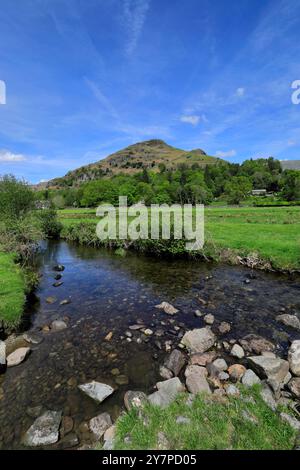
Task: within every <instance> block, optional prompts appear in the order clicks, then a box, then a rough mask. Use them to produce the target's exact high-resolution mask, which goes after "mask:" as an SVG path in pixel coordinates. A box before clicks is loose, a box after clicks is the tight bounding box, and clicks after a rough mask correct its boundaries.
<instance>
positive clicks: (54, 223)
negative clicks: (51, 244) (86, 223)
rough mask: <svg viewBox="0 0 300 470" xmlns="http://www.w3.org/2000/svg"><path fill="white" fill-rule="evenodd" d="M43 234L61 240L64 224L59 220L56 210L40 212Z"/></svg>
mask: <svg viewBox="0 0 300 470" xmlns="http://www.w3.org/2000/svg"><path fill="white" fill-rule="evenodd" d="M38 218H39V221H40V225H41V230H42V233H43V235H44V236H45V237H48V238H59V235H60V232H61V229H62V224H61V223H60V222H59V221H58V220H57V213H56V211H55V210H54V209H43V210H41V211H39V212H38Z"/></svg>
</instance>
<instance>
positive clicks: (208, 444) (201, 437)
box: [114, 386, 296, 450]
mask: <svg viewBox="0 0 300 470" xmlns="http://www.w3.org/2000/svg"><path fill="white" fill-rule="evenodd" d="M187 396H188V395H187V394H182V396H181V397H179V398H178V399H177V400H176V401H175V402H174V403H173V404H171V405H170V406H169V407H168V408H167V409H163V410H162V409H161V408H158V407H155V406H152V405H150V404H148V405H146V406H145V407H144V408H143V410H142V411H137V410H136V409H132V410H131V411H130V412H128V413H125V414H123V415H122V416H121V417H120V418H119V419H118V421H117V431H116V442H115V447H114V449H115V450H124V449H127V450H130V449H134V450H137V449H158V450H164V449H169V450H181V449H182V450H195V449H199V450H225V449H227V450H228V449H237V450H263V449H264V450H279V449H292V448H293V444H294V439H295V434H296V432H295V431H294V430H293V429H292V428H291V427H290V426H289V425H288V424H287V423H285V422H283V421H282V420H281V418H280V417H279V416H278V415H277V414H276V413H274V412H273V411H272V410H271V409H270V408H269V407H268V406H267V405H266V404H265V403H264V401H263V400H262V398H261V397H260V393H259V386H255V387H253V389H250V390H249V389H248V390H245V389H243V388H241V396H240V397H237V398H236V397H229V398H228V399H225V400H224V398H217V397H214V396H211V397H210V396H205V395H202V396H201V395H198V396H196V398H195V399H194V401H193V402H192V404H190V405H188V404H187V403H186V400H187ZM178 417H181V418H182V417H183V418H185V422H181V423H178V422H177V419H178ZM125 438H126V439H125Z"/></svg>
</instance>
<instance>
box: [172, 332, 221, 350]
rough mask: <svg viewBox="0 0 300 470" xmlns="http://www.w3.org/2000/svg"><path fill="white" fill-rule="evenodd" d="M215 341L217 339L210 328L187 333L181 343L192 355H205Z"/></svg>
mask: <svg viewBox="0 0 300 470" xmlns="http://www.w3.org/2000/svg"><path fill="white" fill-rule="evenodd" d="M215 341H216V337H215V335H214V334H213V332H212V331H211V329H210V328H199V329H195V330H191V331H188V332H187V333H185V335H184V336H183V338H182V340H181V343H182V344H184V346H186V348H187V349H188V350H189V351H190V352H191V353H204V352H205V351H207V350H208V349H210V348H211V347H212V346H213V345H214V343H215Z"/></svg>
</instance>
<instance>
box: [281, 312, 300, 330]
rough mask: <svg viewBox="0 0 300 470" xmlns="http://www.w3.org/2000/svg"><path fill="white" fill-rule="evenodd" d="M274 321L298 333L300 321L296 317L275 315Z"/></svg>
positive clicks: (286, 314)
mask: <svg viewBox="0 0 300 470" xmlns="http://www.w3.org/2000/svg"><path fill="white" fill-rule="evenodd" d="M276 320H277V321H279V322H280V323H283V324H284V325H286V326H289V327H290V328H294V329H295V330H298V331H300V320H299V318H298V317H297V316H296V315H289V314H288V313H283V314H282V315H277V317H276Z"/></svg>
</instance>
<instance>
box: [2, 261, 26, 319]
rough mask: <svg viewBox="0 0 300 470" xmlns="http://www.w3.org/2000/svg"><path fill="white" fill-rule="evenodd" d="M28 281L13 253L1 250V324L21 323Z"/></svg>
mask: <svg viewBox="0 0 300 470" xmlns="http://www.w3.org/2000/svg"><path fill="white" fill-rule="evenodd" d="M25 292H26V281H25V277H24V274H23V273H22V271H21V269H20V268H19V267H18V265H17V264H16V263H15V261H14V255H13V254H11V253H2V252H0V326H2V327H4V328H6V327H14V326H17V325H18V324H19V323H20V320H21V317H22V314H23V308H24V303H25Z"/></svg>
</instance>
